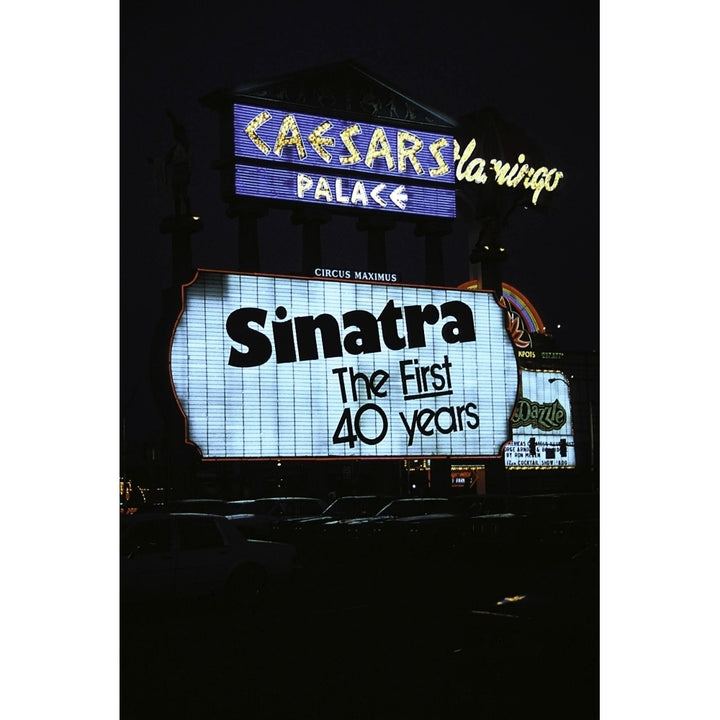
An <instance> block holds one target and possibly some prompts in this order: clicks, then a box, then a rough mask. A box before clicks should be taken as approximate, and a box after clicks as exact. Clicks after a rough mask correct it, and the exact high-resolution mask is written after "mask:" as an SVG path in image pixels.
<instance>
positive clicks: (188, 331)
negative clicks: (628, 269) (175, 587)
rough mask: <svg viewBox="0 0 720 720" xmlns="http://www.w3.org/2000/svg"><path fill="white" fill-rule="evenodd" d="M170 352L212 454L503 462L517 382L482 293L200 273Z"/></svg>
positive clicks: (199, 435) (190, 434)
mask: <svg viewBox="0 0 720 720" xmlns="http://www.w3.org/2000/svg"><path fill="white" fill-rule="evenodd" d="M183 298H184V302H183V310H182V313H181V315H180V317H179V319H178V322H177V325H176V327H175V331H174V333H173V338H172V344H171V350H170V371H171V380H172V384H173V388H174V391H175V395H176V397H177V400H178V403H179V405H180V407H181V409H182V411H183V413H184V415H185V417H186V426H187V440H188V441H189V442H191V443H193V444H195V445H196V446H197V447H198V448H199V450H200V452H201V453H202V456H203V457H204V458H206V459H210V458H219V459H235V458H281V457H294V458H303V457H306V458H329V457H353V458H379V457H385V458H391V457H398V458H399V457H404V458H412V457H420V458H427V457H434V456H443V457H447V456H454V457H468V456H469V457H498V456H500V455H501V454H502V447H503V444H504V443H506V442H507V441H508V440H509V439H510V416H511V413H512V410H513V408H514V407H515V403H516V400H517V393H518V384H519V375H518V366H517V361H516V358H515V353H514V348H513V344H512V341H511V339H510V337H509V335H508V333H507V331H506V329H505V319H504V311H503V309H502V308H501V307H500V306H499V305H498V304H497V303H496V302H495V299H494V296H493V294H492V293H489V292H482V291H481V292H468V291H461V290H453V289H449V288H448V289H444V288H443V289H441V288H417V287H408V286H401V285H376V284H371V283H356V282H346V281H337V280H336V281H333V280H311V279H305V278H288V277H276V276H263V275H245V274H233V273H220V272H211V271H200V272H199V273H198V275H197V277H196V278H195V280H194V281H193V282H192V283H190V284H189V285H186V286H184V288H183Z"/></svg>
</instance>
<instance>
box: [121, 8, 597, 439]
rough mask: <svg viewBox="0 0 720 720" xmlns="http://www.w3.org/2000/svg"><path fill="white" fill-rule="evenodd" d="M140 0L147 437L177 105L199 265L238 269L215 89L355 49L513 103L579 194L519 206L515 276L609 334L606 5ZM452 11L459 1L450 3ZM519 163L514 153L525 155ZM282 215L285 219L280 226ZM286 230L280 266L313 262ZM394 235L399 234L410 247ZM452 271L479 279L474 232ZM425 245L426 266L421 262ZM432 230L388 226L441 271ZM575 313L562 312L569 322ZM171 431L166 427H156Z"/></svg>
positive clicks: (379, 67)
mask: <svg viewBox="0 0 720 720" xmlns="http://www.w3.org/2000/svg"><path fill="white" fill-rule="evenodd" d="M275 7H277V8H278V9H277V10H276V9H273V10H272V11H268V9H267V6H266V5H263V4H262V3H252V4H248V3H235V4H233V3H227V2H218V1H217V0H209V1H208V2H203V3H197V2H186V1H184V2H153V3H146V2H136V1H135V0H132V1H126V2H123V3H122V7H121V14H120V21H121V26H120V27H121V35H120V43H121V45H120V50H121V53H120V101H121V106H120V111H121V114H120V143H121V144H120V148H121V158H120V171H121V172H120V193H121V194H120V211H121V215H120V223H121V224H120V259H121V266H120V270H121V275H120V290H121V295H120V300H121V305H120V322H121V332H122V335H121V348H120V351H121V357H120V362H121V381H122V386H121V391H122V394H121V403H122V405H123V407H125V408H126V427H127V437H128V442H129V443H134V442H136V441H137V442H141V441H142V439H143V434H146V433H147V431H148V427H150V428H152V427H153V420H152V418H153V414H154V405H153V402H154V401H153V400H152V399H151V397H150V386H149V379H148V361H147V349H148V346H149V344H150V341H151V339H152V334H153V332H154V329H155V324H156V323H157V321H158V319H159V317H160V294H161V291H162V289H163V288H165V287H166V286H167V285H168V284H169V282H170V241H169V237H168V236H166V235H161V234H160V233H159V223H160V220H161V218H162V217H163V216H164V215H168V214H170V204H169V203H170V200H169V194H168V191H167V188H162V187H161V188H160V190H158V189H157V187H156V186H155V184H154V178H153V174H152V171H151V166H149V165H148V163H147V160H146V158H147V157H148V156H158V155H162V154H163V153H164V152H165V151H166V150H167V149H168V148H169V147H170V146H171V144H172V131H171V125H170V122H169V120H168V119H167V117H166V115H165V108H170V109H171V110H172V112H173V113H174V114H175V115H176V116H177V118H178V119H179V120H180V122H182V123H183V124H184V125H185V126H186V128H187V131H188V135H189V137H190V140H191V143H192V148H193V155H194V162H195V167H194V170H193V176H192V180H191V184H190V197H191V200H192V205H193V211H194V212H196V213H198V214H199V215H200V216H201V218H202V220H203V224H204V229H203V231H202V232H201V233H199V234H197V235H195V236H194V237H193V264H194V265H195V266H196V267H206V268H225V269H235V264H236V262H237V227H236V224H235V221H233V220H230V219H228V218H227V216H226V214H225V207H224V205H223V203H222V202H221V200H220V189H219V180H218V176H217V171H216V170H214V169H213V167H212V166H213V163H214V162H216V161H217V158H218V129H217V119H216V116H215V113H214V112H213V111H211V110H208V109H206V108H204V107H202V106H201V105H200V102H199V98H200V97H202V96H203V95H205V94H207V93H209V92H211V91H213V90H216V89H219V88H227V87H233V86H235V85H240V84H243V83H247V82H250V81H260V80H266V79H272V78H274V77H277V76H282V75H285V74H289V73H292V72H295V71H298V70H304V69H308V68H312V67H316V66H321V65H324V64H327V63H333V62H336V61H341V60H352V61H354V62H356V63H357V64H359V65H360V66H362V67H363V68H365V69H367V70H368V71H369V72H370V73H371V74H374V75H376V76H377V77H379V78H381V79H383V80H385V81H387V82H388V83H389V84H390V85H391V86H393V87H395V88H397V89H399V90H400V91H402V92H404V93H405V94H407V95H408V96H409V97H411V98H413V99H415V100H418V101H419V102H421V103H423V104H425V105H428V106H430V107H432V108H435V109H437V110H438V111H440V112H441V113H443V114H445V115H449V116H450V117H453V118H455V119H457V118H459V117H461V116H463V115H464V114H467V113H470V112H472V111H474V110H478V109H480V108H485V107H493V108H495V109H496V110H497V111H498V112H499V113H500V114H501V116H502V117H503V118H505V119H506V120H507V121H508V122H511V123H513V124H515V125H517V126H519V127H520V128H522V129H523V130H524V131H525V132H526V133H527V135H528V136H529V138H531V139H532V140H533V141H534V142H535V143H536V144H537V145H538V146H539V147H540V148H541V149H542V151H543V152H544V153H545V155H546V157H547V158H548V159H549V162H551V163H552V165H553V166H556V167H558V168H559V169H561V170H562V171H563V172H564V173H565V177H564V179H563V186H562V187H563V189H562V193H561V192H558V193H557V198H555V197H554V198H553V202H552V203H551V204H550V210H549V211H548V212H547V213H546V214H543V215H540V214H538V213H535V212H533V211H527V212H523V211H520V212H516V213H515V214H513V215H512V216H511V218H510V222H509V225H508V226H507V228H506V231H505V235H504V240H503V241H504V244H505V245H506V246H507V247H508V248H509V249H510V250H511V252H512V253H513V255H512V258H511V260H510V261H509V262H508V263H507V267H506V271H505V272H506V274H505V279H506V281H508V282H510V283H511V284H513V285H514V286H515V287H517V288H518V289H519V290H520V291H521V292H523V293H524V294H525V295H526V296H527V297H528V298H529V299H530V301H531V302H532V303H533V304H534V305H535V307H536V308H537V310H538V311H539V313H540V315H541V316H542V318H543V320H544V322H545V324H546V326H547V327H548V328H549V329H551V330H553V331H554V332H555V336H556V338H557V340H558V342H559V343H560V344H562V345H563V346H564V347H566V348H568V349H580V350H592V349H598V343H599V318H598V313H599V300H598V297H599V16H598V8H597V5H596V4H594V3H591V4H587V3H570V2H555V3H553V2H551V3H543V4H539V3H534V2H521V3H497V2H492V3H474V4H472V5H468V4H467V3H464V2H447V3H443V4H442V6H437V5H435V4H433V5H432V8H433V9H430V7H427V8H426V7H422V8H421V7H420V6H419V4H418V5H416V6H413V7H412V9H411V8H410V7H409V6H407V5H405V4H398V5H397V6H391V5H389V4H388V3H369V4H368V3H365V4H363V5H362V6H360V5H349V6H347V8H348V9H347V10H346V11H343V10H341V9H338V8H341V7H342V6H337V8H334V9H330V8H329V7H328V9H327V10H324V9H320V8H318V7H314V8H311V7H310V6H308V5H307V4H304V3H280V4H279V5H278V6H273V8H275ZM439 7H441V8H442V10H439V9H438V8H439ZM507 159H508V160H510V161H511V162H512V161H513V160H514V158H507ZM266 226H267V225H266ZM266 226H264V225H263V224H262V223H261V225H260V233H261V241H262V240H263V239H264V238H267V237H269V236H270V233H272V241H271V242H272V247H271V246H270V245H269V244H267V245H266V244H263V248H264V250H263V251H262V252H270V251H271V249H272V251H274V252H277V255H278V259H277V261H274V263H273V271H276V272H281V273H283V272H288V273H292V272H293V271H297V269H298V266H299V258H300V249H301V244H300V235H299V232H300V231H299V229H298V228H296V227H293V226H291V225H290V223H289V214H287V213H285V214H284V216H283V220H282V224H281V225H276V226H273V230H272V231H267V230H265V229H264V228H265V227H266ZM393 240H394V242H393ZM444 244H445V250H444V263H445V268H446V283H447V284H449V285H456V284H459V283H461V282H463V281H465V280H467V279H469V275H468V271H469V266H468V260H467V259H468V238H467V237H466V235H464V234H460V232H459V231H458V232H455V233H454V234H453V236H451V237H450V238H446V240H445V241H444ZM352 253H353V248H350V247H344V248H343V255H337V256H336V257H333V254H332V251H331V250H328V252H327V254H326V256H325V257H324V258H323V261H324V262H323V264H324V265H326V266H328V267H348V266H350V267H354V268H359V269H364V264H365V262H366V257H365V255H364V248H363V249H360V250H356V251H355V253H356V254H355V258H354V260H353V261H349V260H348V258H353V254H352ZM413 254H417V255H418V257H419V259H420V261H421V263H422V264H418V262H413V261H412V260H409V258H411V257H412V255H413ZM423 266H424V258H423V250H422V246H421V245H419V244H418V240H414V241H413V240H412V238H410V239H409V240H408V238H407V236H406V235H405V234H403V231H402V230H398V231H397V232H396V233H395V236H393V235H390V236H389V237H388V270H390V271H399V272H400V273H401V275H402V278H403V281H404V282H410V283H413V282H423V281H424V267H423ZM557 325H561V328H560V330H557ZM155 427H157V424H156V423H155Z"/></svg>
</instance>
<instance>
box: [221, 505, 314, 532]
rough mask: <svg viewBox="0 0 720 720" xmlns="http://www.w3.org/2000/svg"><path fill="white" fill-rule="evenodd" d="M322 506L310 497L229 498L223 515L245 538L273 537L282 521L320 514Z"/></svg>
mask: <svg viewBox="0 0 720 720" xmlns="http://www.w3.org/2000/svg"><path fill="white" fill-rule="evenodd" d="M326 505H327V503H325V502H323V501H322V500H320V498H314V497H267V498H256V499H255V500H233V501H229V502H227V503H225V505H224V510H223V514H224V515H225V516H226V517H227V518H229V519H230V521H231V522H232V523H233V525H235V527H237V528H239V529H241V530H242V531H243V532H244V533H245V534H246V535H247V536H248V537H250V538H255V539H259V540H273V539H275V538H276V537H277V530H278V527H279V525H280V522H281V521H282V520H285V519H287V518H300V517H311V516H317V515H320V514H321V513H322V511H323V510H324V509H325V507H326Z"/></svg>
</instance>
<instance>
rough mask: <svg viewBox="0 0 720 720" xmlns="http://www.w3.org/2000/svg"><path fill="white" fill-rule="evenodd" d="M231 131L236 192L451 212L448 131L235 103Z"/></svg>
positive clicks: (417, 212) (339, 205) (356, 206)
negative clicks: (434, 131) (370, 123)
mask: <svg viewBox="0 0 720 720" xmlns="http://www.w3.org/2000/svg"><path fill="white" fill-rule="evenodd" d="M233 138H234V140H233V144H234V155H235V159H236V163H235V179H234V192H235V194H236V195H238V196H246V197H256V198H265V199H272V200H280V201H290V202H294V203H300V204H305V203H312V204H322V205H325V206H328V207H332V208H333V209H337V210H340V209H352V210H358V211H361V210H363V209H368V210H376V211H379V212H391V213H393V214H398V213H404V214H406V215H413V216H427V215H429V216H433V217H445V218H454V217H455V172H454V168H455V165H454V163H455V160H454V155H453V152H454V139H453V138H452V137H451V136H449V135H445V134H435V133H429V132H426V131H422V130H414V129H413V130H406V129H401V128H396V127H391V126H386V125H369V124H368V123H358V122H352V121H344V120H337V119H329V118H323V117H320V116H317V115H308V114H305V113H291V112H285V111H281V110H276V109H270V108H262V107H258V106H251V105H234V106H233ZM238 161H239V162H238ZM278 165H280V166H278ZM271 166H273V167H271Z"/></svg>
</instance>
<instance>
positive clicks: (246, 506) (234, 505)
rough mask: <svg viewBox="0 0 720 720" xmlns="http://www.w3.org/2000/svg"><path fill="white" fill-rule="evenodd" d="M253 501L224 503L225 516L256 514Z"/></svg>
mask: <svg viewBox="0 0 720 720" xmlns="http://www.w3.org/2000/svg"><path fill="white" fill-rule="evenodd" d="M255 503H256V501H255V500H230V502H227V503H225V511H224V512H225V515H244V514H247V513H254V512H257V510H256V509H255V507H256V505H255Z"/></svg>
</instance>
